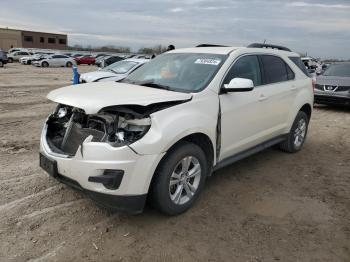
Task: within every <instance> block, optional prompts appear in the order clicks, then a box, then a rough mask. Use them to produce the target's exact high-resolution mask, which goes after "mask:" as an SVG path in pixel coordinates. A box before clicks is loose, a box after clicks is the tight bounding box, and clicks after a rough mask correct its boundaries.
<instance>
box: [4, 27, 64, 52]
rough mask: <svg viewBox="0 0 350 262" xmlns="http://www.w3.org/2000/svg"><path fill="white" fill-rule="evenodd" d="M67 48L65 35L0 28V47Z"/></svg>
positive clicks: (6, 48)
mask: <svg viewBox="0 0 350 262" xmlns="http://www.w3.org/2000/svg"><path fill="white" fill-rule="evenodd" d="M12 47H23V48H40V49H67V35H64V34H51V33H43V32H32V31H24V30H16V29H8V28H0V49H2V50H5V51H7V50H8V49H10V48H12Z"/></svg>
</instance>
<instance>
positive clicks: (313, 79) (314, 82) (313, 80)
mask: <svg viewBox="0 0 350 262" xmlns="http://www.w3.org/2000/svg"><path fill="white" fill-rule="evenodd" d="M315 88H316V79H315V78H312V91H314V92H315Z"/></svg>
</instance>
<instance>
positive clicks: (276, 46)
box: [247, 43, 292, 52]
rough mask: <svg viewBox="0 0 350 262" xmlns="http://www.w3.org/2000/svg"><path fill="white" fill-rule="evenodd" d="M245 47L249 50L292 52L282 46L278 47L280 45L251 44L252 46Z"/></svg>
mask: <svg viewBox="0 0 350 262" xmlns="http://www.w3.org/2000/svg"><path fill="white" fill-rule="evenodd" d="M247 47H249V48H271V49H278V50H283V51H288V52H292V50H290V49H289V48H287V47H284V46H280V45H271V44H260V43H253V44H250V45H248V46H247Z"/></svg>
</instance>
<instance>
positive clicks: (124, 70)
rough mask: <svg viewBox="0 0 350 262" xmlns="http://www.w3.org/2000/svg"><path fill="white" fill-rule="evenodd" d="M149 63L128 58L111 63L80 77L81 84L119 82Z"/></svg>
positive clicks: (144, 60) (145, 60)
mask: <svg viewBox="0 0 350 262" xmlns="http://www.w3.org/2000/svg"><path fill="white" fill-rule="evenodd" d="M148 61H150V60H149V59H137V58H130V59H126V60H122V61H119V62H116V63H113V64H111V65H109V66H107V67H105V68H103V69H100V70H98V71H94V72H89V73H85V74H82V75H81V76H80V82H81V83H90V82H103V81H119V80H122V79H124V78H125V77H127V76H128V75H129V74H130V73H131V72H133V71H135V70H136V69H137V68H139V67H140V66H142V65H143V64H145V63H147V62H148Z"/></svg>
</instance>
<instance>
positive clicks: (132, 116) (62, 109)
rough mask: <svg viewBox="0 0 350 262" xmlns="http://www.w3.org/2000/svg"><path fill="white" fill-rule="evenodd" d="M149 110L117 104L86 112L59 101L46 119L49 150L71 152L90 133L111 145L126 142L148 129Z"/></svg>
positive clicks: (136, 138)
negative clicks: (142, 110) (89, 112)
mask: <svg viewBox="0 0 350 262" xmlns="http://www.w3.org/2000/svg"><path fill="white" fill-rule="evenodd" d="M149 113H150V112H148V113H147V114H145V113H144V114H141V113H138V112H137V111H135V110H133V109H130V108H124V107H122V106H119V107H111V108H107V109H106V110H104V111H102V112H99V113H97V114H93V115H87V114H85V112H84V111H83V110H81V109H78V108H74V107H71V106H66V105H61V104H60V105H58V106H57V108H56V110H55V112H54V113H53V114H51V115H50V116H49V118H48V120H47V133H46V140H47V143H48V145H49V147H50V149H51V150H52V151H53V152H55V153H59V154H64V155H68V156H74V155H75V154H76V152H77V150H78V148H79V146H80V145H81V144H82V143H83V142H84V141H85V140H86V139H87V138H88V137H90V136H91V137H90V139H91V142H106V143H109V144H110V145H112V146H114V147H120V146H125V145H129V144H131V143H133V142H135V141H137V140H138V139H140V138H141V137H143V136H144V135H145V134H146V133H147V131H148V130H149V128H150V125H151V119H150V117H149Z"/></svg>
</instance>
